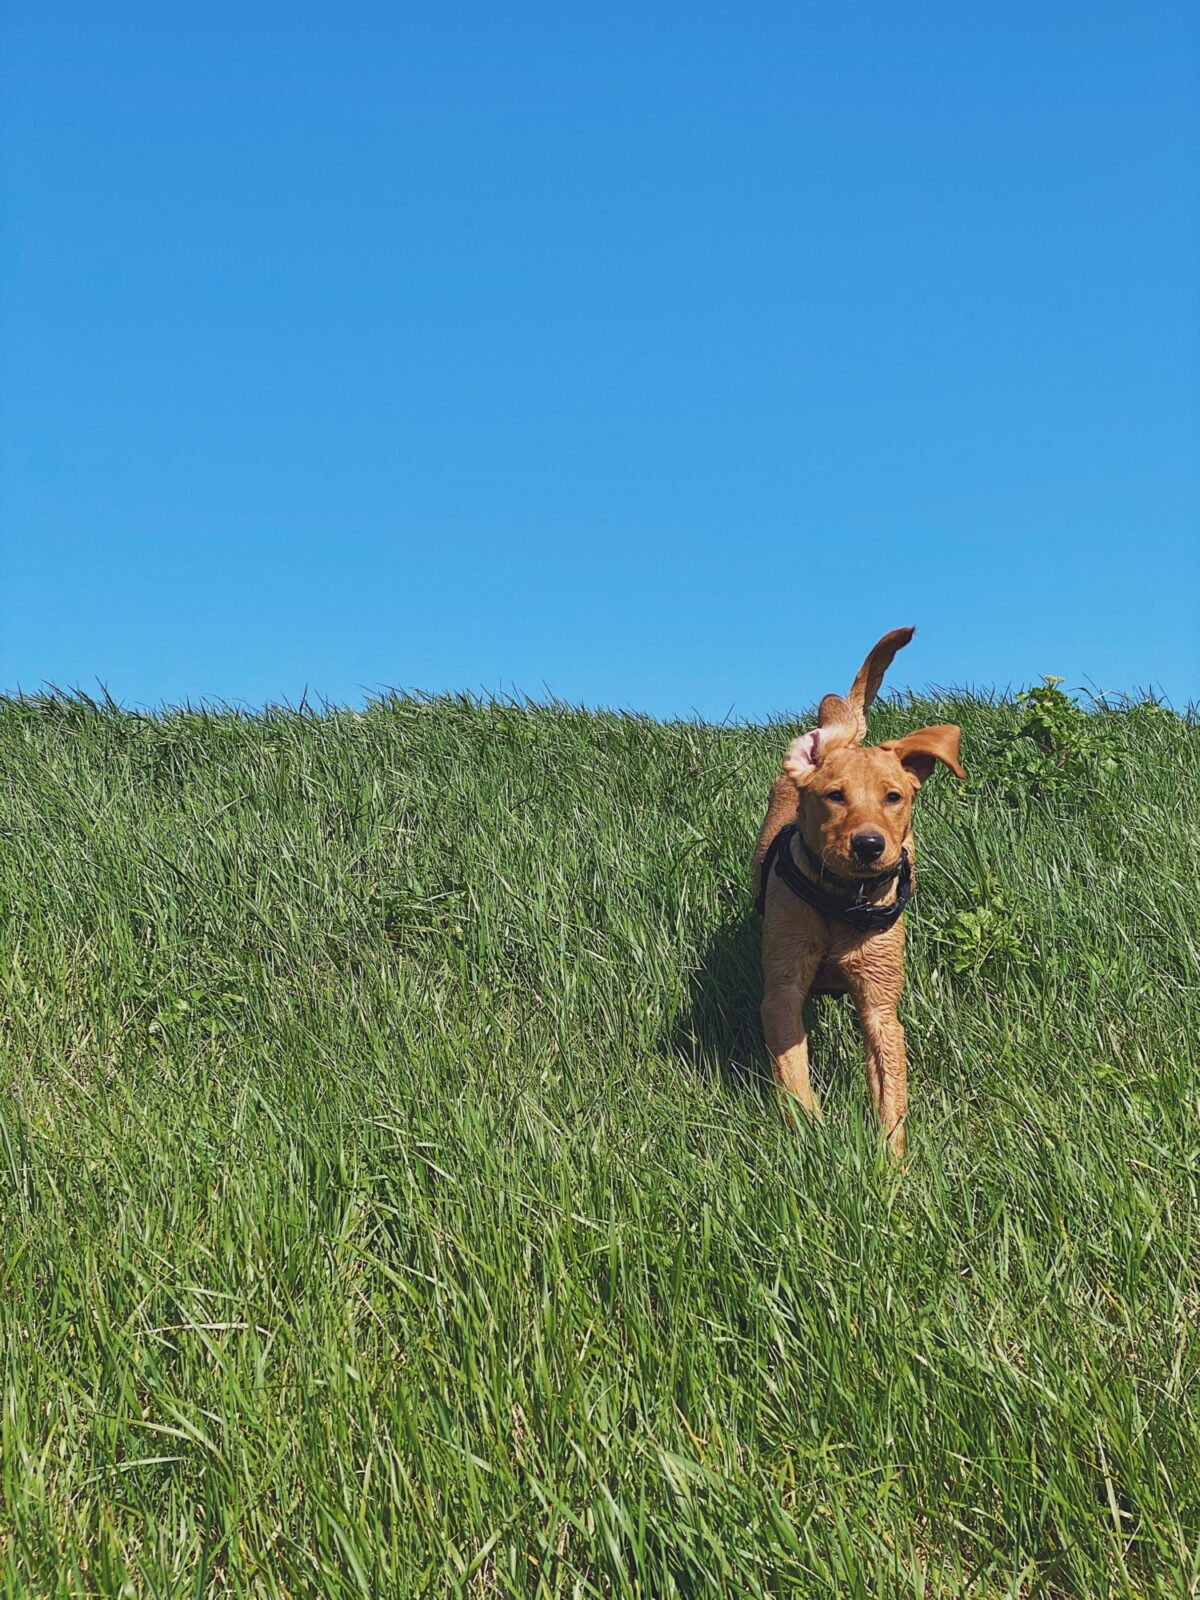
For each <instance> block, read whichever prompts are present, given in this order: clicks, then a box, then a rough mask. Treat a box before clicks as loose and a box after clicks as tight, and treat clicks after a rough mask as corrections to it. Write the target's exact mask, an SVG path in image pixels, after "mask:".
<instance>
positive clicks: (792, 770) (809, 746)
mask: <svg viewBox="0 0 1200 1600" xmlns="http://www.w3.org/2000/svg"><path fill="white" fill-rule="evenodd" d="M824 732H825V730H824V729H823V728H810V729H809V731H808V732H807V733H802V734H801V735H800V737H799V738H798V739H793V740H792V742H791V744H790V745H788V747H787V749H786V750H785V751H784V755H783V770H784V771H785V772H786V773H787V775H788V777H789V778H791V780H792V782H793V783H803V782H804V780H805V779H806V778H810V777H811V776H812V774H813V773H814V772H815V771H816V770H817V765H818V763H819V762H820V759H821V755H822V751H821V740H822V737H823V735H824Z"/></svg>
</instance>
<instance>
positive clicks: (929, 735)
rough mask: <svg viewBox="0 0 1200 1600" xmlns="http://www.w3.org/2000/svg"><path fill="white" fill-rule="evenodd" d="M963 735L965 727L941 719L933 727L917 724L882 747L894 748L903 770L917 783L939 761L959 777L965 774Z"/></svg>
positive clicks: (886, 748) (881, 746) (926, 775)
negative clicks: (912, 730) (961, 756)
mask: <svg viewBox="0 0 1200 1600" xmlns="http://www.w3.org/2000/svg"><path fill="white" fill-rule="evenodd" d="M961 738H962V729H961V728H959V727H958V725H957V724H956V723H953V722H940V723H938V725H937V726H936V727H933V728H918V729H917V730H916V732H915V733H906V734H905V735H904V737H903V739H889V740H888V742H887V743H886V744H881V745H880V746H879V748H880V749H881V750H893V751H895V753H896V755H898V756H899V758H900V765H901V766H902V767H903V768H904V770H905V771H906V772H909V773H911V774H912V776H913V777H914V778H915V779H916V780H917V783H918V784H922V783H924V782H925V780H926V779H927V778H928V777H929V775H930V773H931V772H932V771H933V769H934V765H935V763H936V762H938V761H941V762H942V763H943V764H944V765H945V766H947V767H949V768H950V771H951V772H952V773H953V774H954V776H955V777H956V778H965V777H966V773H965V772H964V771H963V769H962V766H961V764H960V762H959V759H958V751H959V742H960V740H961Z"/></svg>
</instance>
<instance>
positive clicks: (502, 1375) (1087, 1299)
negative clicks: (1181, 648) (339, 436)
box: [0, 696, 1200, 1600]
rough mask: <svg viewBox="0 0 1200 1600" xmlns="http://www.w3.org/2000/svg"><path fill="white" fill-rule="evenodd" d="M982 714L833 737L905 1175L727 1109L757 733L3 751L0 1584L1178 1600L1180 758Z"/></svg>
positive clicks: (860, 1112)
mask: <svg viewBox="0 0 1200 1600" xmlns="http://www.w3.org/2000/svg"><path fill="white" fill-rule="evenodd" d="M1022 714H1023V713H1022V707H1021V706H1019V705H1014V704H1013V703H1011V702H997V703H988V702H987V701H985V700H980V699H971V698H967V697H961V698H957V699H955V698H953V697H951V698H949V699H945V700H942V701H939V702H936V703H920V702H916V703H905V704H900V703H893V704H890V705H888V706H883V707H880V708H877V712H876V713H875V714H873V726H872V737H873V738H879V737H882V736H886V735H887V734H888V733H894V732H899V731H901V730H903V729H907V728H910V727H913V726H917V725H919V724H920V723H921V722H925V721H942V720H956V721H961V722H962V724H963V727H964V759H965V761H966V765H967V767H968V768H969V769H970V770H971V772H972V781H971V782H970V783H969V784H968V785H965V786H962V787H959V786H956V785H955V784H954V782H953V781H952V780H951V779H950V778H949V776H948V775H946V774H939V776H938V777H937V778H936V779H935V780H934V781H933V782H932V783H931V784H930V785H929V786H928V788H927V790H926V792H925V793H924V794H923V795H922V797H921V799H920V801H919V802H918V843H919V845H920V862H921V874H920V891H919V894H918V897H917V900H916V901H915V903H914V909H913V913H912V914H911V915H910V917H909V919H908V920H909V933H910V959H909V989H908V992H907V995H906V999H905V1003H904V1010H903V1014H904V1016H905V1020H906V1024H907V1027H908V1035H909V1048H910V1057H911V1063H912V1087H913V1117H912V1120H911V1123H910V1131H909V1150H910V1156H911V1159H910V1161H909V1163H908V1164H907V1167H906V1168H905V1170H903V1171H902V1172H897V1171H895V1170H891V1168H890V1167H889V1164H888V1162H887V1160H886V1158H885V1157H884V1156H883V1155H882V1153H881V1151H880V1148H879V1145H878V1141H877V1139H876V1137H875V1134H874V1131H873V1129H872V1128H871V1127H870V1125H869V1123H868V1121H867V1118H866V1115H865V1110H866V1104H867V1100H866V1090H865V1087H864V1084H863V1075H862V1067H861V1056H860V1048H859V1043H858V1039H857V1035H856V1031H855V1028H854V1027H853V1025H852V1020H851V1017H850V1016H849V1014H848V1012H847V1011H846V1009H845V1003H844V1002H838V1001H832V1000H824V1001H818V1002H814V1003H813V1004H812V1007H811V1011H812V1016H813V1032H814V1057H815V1082H816V1085H817V1088H818V1090H819V1092H820V1093H821V1096H822V1100H823V1104H824V1109H825V1113H826V1117H827V1119H828V1120H827V1122H826V1124H825V1126H824V1127H822V1128H819V1129H814V1128H810V1127H807V1126H804V1127H800V1128H798V1129H796V1130H794V1131H793V1130H789V1129H788V1128H786V1127H785V1126H784V1125H783V1123H782V1121H781V1118H780V1116H779V1113H778V1109H777V1107H776V1105H775V1102H774V1097H773V1091H772V1089H771V1087H770V1085H769V1082H768V1081H766V1080H765V1079H764V1076H763V1071H762V1065H761V1061H762V1047H761V1041H760V1038H759V1036H758V1027H757V1016H756V1012H757V1002H758V991H757V972H756V965H757V949H756V935H757V930H756V927H755V923H754V918H753V916H752V914H750V912H749V902H748V896H747V892H746V888H745V883H744V863H745V861H746V859H747V857H748V855H749V851H750V848H751V846H752V844H753V842H754V838H755V835H756V831H757V827H758V824H759V821H760V820H761V810H762V806H763V803H764V797H765V793H766V788H767V786H768V784H769V781H770V779H771V777H772V775H773V773H774V770H775V766H776V762H777V760H778V756H779V753H780V751H781V749H782V748H783V744H784V742H785V739H786V738H787V736H788V735H789V733H790V732H792V731H795V729H793V728H791V727H789V726H785V725H783V724H776V725H774V726H771V727H768V728H762V727H737V728H721V727H711V726H700V725H694V724H687V723H675V724H669V725H661V724H658V723H655V722H652V721H650V720H647V719H642V718H638V717H618V716H615V715H592V714H587V713H584V712H580V711H575V710H571V709H566V708H561V707H541V708H538V707H532V706H522V705H506V704H487V703H479V702H477V701H474V700H470V699H454V700H431V701H423V700H418V699H405V698H388V699H384V700H381V701H379V702H378V703H375V704H372V705H371V706H370V707H368V709H367V710H366V711H365V712H363V713H361V714H358V713H353V712H347V711H333V712H328V713H325V714H321V715H315V714H310V713H308V712H307V711H294V710H290V711H282V710H281V711H269V712H267V713H265V714H263V715H258V716H243V715H240V714H237V713H234V712H229V711H221V712H212V711H204V710H182V711H176V712H172V713H170V714H165V715H161V716H153V717H148V716H139V715H133V714H128V713H122V712H118V711H117V710H115V709H113V708H109V707H104V706H95V705H92V704H91V703H90V702H88V701H87V700H86V699H83V698H79V697H63V696H49V697H44V698H26V699H16V700H8V701H6V702H3V703H2V704H0V773H2V776H3V782H2V784H0V913H2V916H0V927H2V932H0V985H2V986H3V990H2V995H0V1374H2V1385H3V1389H2V1394H0V1593H2V1594H4V1595H45V1596H55V1595H63V1596H66V1595H71V1596H77V1595H104V1596H119V1595H136V1596H142V1595H146V1596H155V1597H162V1596H185V1595H186V1596H200V1595H208V1594H212V1595H223V1594H234V1595H296V1596H301V1595H302V1596H321V1597H342V1596H346V1597H349V1596H360V1595H362V1596H371V1595H387V1596H391V1595H394V1596H410V1595H412V1596H416V1595H424V1594H429V1595H454V1594H462V1595H478V1596H491V1595H513V1596H550V1595H579V1596H593V1595H613V1596H633V1595H641V1596H650V1597H654V1600H661V1597H668V1596H675V1595H678V1596H707V1595H767V1594H770V1595H787V1596H797V1595H798V1596H807V1595H814V1596H826V1595H839V1596H842V1595H845V1596H855V1597H857V1596H863V1597H867V1596H871V1597H874V1596H893V1595H894V1596H911V1597H913V1600H917V1597H934V1596H950V1595H972V1596H980V1597H989V1600H990V1597H996V1596H1017V1595H1030V1596H1032V1595H1047V1596H1060V1595H1061V1596H1067V1595H1072V1596H1107V1595H1119V1596H1184V1595H1192V1596H1194V1595H1197V1594H1200V1418H1198V1414H1197V1405H1198V1403H1200V1396H1198V1392H1197V1376H1198V1370H1200V1331H1198V1329H1197V1314H1198V1312H1200V1193H1198V1190H1200V1181H1198V1180H1200V1071H1198V1062H1197V1029H1196V994H1197V977H1198V973H1197V968H1198V959H1197V958H1198V950H1200V917H1198V910H1197V908H1198V907H1200V884H1198V883H1197V878H1196V860H1197V844H1198V842H1200V837H1198V834H1197V817H1198V816H1200V803H1198V802H1200V730H1198V728H1197V726H1196V723H1195V721H1194V720H1189V719H1188V718H1182V717H1176V716H1173V715H1171V714H1169V713H1166V712H1164V711H1162V710H1160V709H1158V708H1156V707H1154V706H1153V705H1143V706H1136V705H1130V706H1128V707H1125V708H1122V709H1117V710H1104V709H1102V710H1100V711H1098V712H1096V713H1095V714H1093V715H1090V716H1089V717H1088V718H1087V720H1086V724H1082V723H1081V724H1079V727H1080V728H1084V730H1085V733H1086V738H1085V739H1084V743H1085V745H1086V746H1087V749H1088V750H1090V751H1091V753H1092V754H1093V755H1094V754H1095V753H1096V752H1097V751H1103V753H1104V755H1105V757H1106V759H1105V760H1104V761H1102V762H1100V761H1090V762H1089V761H1081V762H1078V763H1077V770H1076V771H1075V772H1074V774H1073V775H1068V776H1069V778H1070V781H1063V773H1062V771H1061V769H1060V768H1059V767H1058V766H1057V765H1056V761H1055V758H1054V756H1053V752H1052V751H1051V752H1049V753H1047V751H1046V750H1044V749H1042V747H1041V746H1037V747H1036V748H1034V749H1030V748H1028V746H1029V743H1030V740H1029V738H1028V736H1027V735H1026V734H1023V733H1021V732H1020V729H1021V727H1022ZM1081 737H1083V736H1082V735H1081ZM1022 741H1025V742H1024V743H1022ZM1013 750H1020V751H1022V752H1023V755H1022V763H1023V765H1022V764H1021V763H1018V766H1019V767H1020V769H1021V770H1020V774H1019V776H1020V779H1021V781H1020V783H1018V784H1015V785H1014V783H1013V782H1012V781H1011V778H1012V772H1013V770H1014V769H1013V766H1012V762H1011V760H1010V753H1011V752H1012V751H1013ZM1075 754H1076V755H1078V751H1076V752H1075ZM1073 759H1074V757H1073ZM1039 762H1040V763H1041V767H1040V768H1039V765H1038V764H1039ZM1027 768H1028V769H1029V770H1026V769H1027ZM1039 770H1040V771H1041V772H1042V776H1043V777H1044V779H1045V782H1044V783H1038V782H1036V781H1030V771H1033V773H1034V777H1035V778H1036V776H1037V772H1038V771H1039Z"/></svg>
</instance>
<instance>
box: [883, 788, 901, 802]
mask: <svg viewBox="0 0 1200 1600" xmlns="http://www.w3.org/2000/svg"><path fill="white" fill-rule="evenodd" d="M883 798H884V800H885V801H886V802H887V804H888V805H889V806H898V805H899V804H900V802H901V800H903V799H904V796H903V795H902V794H901V793H900V791H899V789H889V790H888V792H887V793H886V794H885V795H884V797H883Z"/></svg>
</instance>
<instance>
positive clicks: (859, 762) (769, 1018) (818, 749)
mask: <svg viewBox="0 0 1200 1600" xmlns="http://www.w3.org/2000/svg"><path fill="white" fill-rule="evenodd" d="M913 632H914V630H913V629H912V628H896V629H895V630H894V631H893V632H892V633H889V634H885V636H884V637H883V638H882V639H881V640H880V641H879V643H878V644H877V645H876V646H875V648H874V649H873V650H872V651H871V653H870V655H869V656H868V657H867V659H866V660H865V661H864V662H863V664H862V668H861V670H860V671H859V674H858V676H857V678H855V680H854V687H853V688H852V689H851V690H850V694H849V697H848V698H847V699H843V698H842V697H841V696H840V695H832V694H830V695H826V696H825V698H824V700H822V701H821V708H820V712H819V713H818V724H817V726H816V727H815V728H814V729H813V730H812V731H811V732H810V733H806V734H804V735H802V737H800V738H799V739H793V741H792V743H791V744H790V745H789V746H788V749H787V753H786V754H785V756H784V759H783V770H782V771H781V772H780V774H779V777H778V778H776V780H775V782H774V784H772V786H771V801H770V805H769V807H768V809H767V818H766V821H765V822H764V823H763V829H762V833H761V834H760V835H759V839H758V844H757V846H756V847H755V851H754V861H753V875H754V894H755V896H756V899H757V902H758V907H759V910H760V911H761V912H762V917H763V980H764V983H763V1003H762V1020H763V1032H764V1034H765V1036H766V1042H767V1049H768V1050H769V1051H770V1053H771V1064H772V1066H773V1068H774V1071H775V1081H776V1082H777V1083H778V1084H779V1085H780V1086H781V1087H782V1088H784V1089H786V1090H787V1091H788V1093H789V1094H792V1095H794V1096H795V1097H796V1099H798V1100H799V1101H800V1104H801V1105H802V1106H803V1107H804V1109H805V1110H806V1111H807V1112H809V1113H810V1114H812V1115H813V1116H816V1117H819V1116H820V1108H819V1106H818V1105H817V1101H816V1098H815V1096H814V1095H813V1092H812V1088H811V1086H810V1084H809V1081H808V1037H807V1035H806V1033H805V1031H804V1001H805V999H806V997H807V996H808V994H809V993H810V991H812V990H814V989H815V990H816V991H817V992H824V993H835V994H844V993H846V992H847V991H848V992H849V994H850V996H851V998H852V999H853V1001H854V1005H855V1008H856V1010H857V1011H858V1016H859V1021H860V1022H861V1023H862V1029H863V1033H864V1035H865V1037H866V1047H867V1081H868V1083H869V1084H870V1087H871V1096H872V1099H873V1100H874V1102H875V1108H876V1110H877V1111H878V1112H879V1116H880V1119H881V1121H882V1123H883V1128H884V1132H885V1134H886V1135H887V1140H888V1147H889V1149H890V1150H891V1151H892V1154H893V1155H896V1156H900V1155H902V1154H903V1152H904V1119H905V1117H906V1115H907V1113H908V1063H907V1061H906V1058H905V1054H904V1029H903V1028H902V1027H901V1026H900V1020H899V1018H898V1017H897V1015H896V1006H897V1003H898V1001H899V999H900V992H901V990H902V989H903V987H904V923H903V921H902V920H901V917H902V913H903V910H904V905H905V903H906V902H907V900H908V897H909V895H910V893H911V890H912V858H913V840H912V833H911V824H912V805H913V797H914V796H915V795H916V792H917V790H918V789H919V788H920V787H921V785H922V784H923V783H924V782H925V780H926V779H927V778H928V777H929V775H930V774H931V773H932V771H933V769H934V764H935V763H936V762H938V761H941V762H944V763H945V765H946V766H948V767H949V768H950V770H951V772H953V773H954V775H955V776H956V777H959V778H965V777H966V773H965V772H964V771H963V769H962V767H961V766H960V765H959V761H958V750H959V729H958V728H957V727H955V726H953V724H949V723H947V724H943V725H942V726H940V727H936V728H919V729H918V730H917V731H916V732H915V733H909V734H906V735H905V736H904V738H903V739H891V740H889V741H888V742H887V743H886V744H880V745H875V746H874V747H873V748H871V749H864V748H862V742H863V740H864V738H865V737H866V733H867V707H868V706H869V705H870V704H871V702H872V701H873V700H874V698H875V696H876V695H877V694H878V692H879V685H880V684H881V683H882V681H883V675H884V673H885V672H886V671H887V669H888V667H889V666H890V665H891V661H892V658H893V656H894V655H895V654H896V651H897V650H899V649H900V648H901V647H902V646H904V645H906V644H907V643H908V641H909V640H910V639H911V638H912V636H913Z"/></svg>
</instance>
